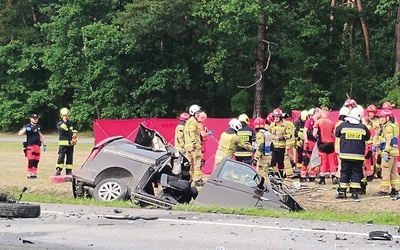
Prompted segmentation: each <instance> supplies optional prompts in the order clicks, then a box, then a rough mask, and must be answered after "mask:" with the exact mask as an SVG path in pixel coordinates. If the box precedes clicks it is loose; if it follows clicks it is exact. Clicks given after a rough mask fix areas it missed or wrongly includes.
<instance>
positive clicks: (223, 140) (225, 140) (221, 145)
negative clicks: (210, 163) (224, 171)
mask: <svg viewBox="0 0 400 250" xmlns="http://www.w3.org/2000/svg"><path fill="white" fill-rule="evenodd" d="M241 128H242V123H241V122H240V121H239V120H238V119H236V118H234V119H231V120H230V121H229V125H228V128H227V129H226V131H225V132H223V133H222V134H221V137H220V139H219V142H218V149H217V152H216V154H215V164H214V169H215V167H216V166H217V165H218V164H219V163H220V162H221V160H222V159H223V158H225V157H229V158H233V156H234V153H235V151H236V148H237V147H238V146H240V147H243V148H245V149H246V150H250V151H251V150H252V148H253V147H252V146H251V145H250V144H249V143H245V142H243V141H242V140H241V139H240V138H239V136H238V135H237V132H238V131H239V130H240V129H241Z"/></svg>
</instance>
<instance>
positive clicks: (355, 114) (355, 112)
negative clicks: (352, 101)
mask: <svg viewBox="0 0 400 250" xmlns="http://www.w3.org/2000/svg"><path fill="white" fill-rule="evenodd" d="M362 116H363V112H362V111H361V110H360V109H359V108H358V107H355V108H353V109H352V110H350V113H349V114H348V115H347V117H349V118H354V119H356V120H357V121H360V120H361V117H362Z"/></svg>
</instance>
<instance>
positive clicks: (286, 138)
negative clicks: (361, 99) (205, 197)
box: [175, 99, 400, 199]
mask: <svg viewBox="0 0 400 250" xmlns="http://www.w3.org/2000/svg"><path fill="white" fill-rule="evenodd" d="M366 113H367V116H364V109H363V108H362V107H361V106H360V105H357V103H356V101H355V100H353V99H347V100H346V102H345V103H344V105H343V107H342V108H341V109H340V111H339V121H338V122H337V123H336V124H335V123H334V122H333V121H331V120H330V119H329V118H328V114H329V109H328V108H326V107H323V108H311V109H310V110H303V111H301V113H300V117H299V118H298V119H297V120H296V121H294V122H292V120H291V118H290V117H289V115H288V114H286V113H283V111H282V110H281V109H279V108H276V109H274V110H273V111H272V112H271V113H270V114H269V115H268V116H267V117H266V119H263V118H261V117H257V118H255V119H254V123H253V125H254V128H255V129H253V128H252V127H250V119H249V117H248V116H247V115H246V114H241V115H240V116H239V117H238V118H233V119H231V120H230V122H229V124H228V128H227V129H226V131H224V132H223V133H222V134H221V136H220V139H219V143H218V149H217V151H216V153H215V163H214V168H215V167H216V166H217V165H218V163H219V162H220V161H221V160H222V159H223V158H225V157H228V158H235V160H237V161H241V162H244V163H247V164H250V165H252V166H254V167H255V168H256V169H257V170H258V171H259V172H260V173H261V174H264V175H265V176H271V175H273V176H277V177H279V178H295V177H299V178H300V179H299V180H300V182H305V181H307V180H308V181H310V182H315V181H318V184H326V178H328V177H330V178H331V179H332V183H333V184H338V185H339V186H338V188H337V191H336V198H338V199H342V198H347V196H346V194H347V192H349V193H351V196H352V198H354V199H358V195H359V194H365V193H366V186H367V182H368V181H372V180H373V179H374V178H381V179H382V180H381V185H380V191H379V192H378V193H375V194H374V195H378V196H386V195H392V196H395V195H398V191H399V190H400V178H399V174H398V170H397V158H398V156H399V150H398V135H399V126H398V123H397V121H396V119H395V117H394V115H393V112H392V105H391V104H390V103H389V102H385V103H383V104H382V108H381V110H380V111H379V110H378V108H377V107H376V106H375V105H374V104H371V105H369V106H368V107H367V109H366ZM206 118H207V115H206V114H205V113H204V112H203V111H202V110H201V107H200V106H198V105H196V104H194V105H192V106H190V108H189V112H188V113H187V112H184V113H182V114H181V115H180V117H179V120H180V121H179V124H178V126H177V127H176V130H175V146H176V147H177V149H178V150H179V151H181V152H182V153H183V154H185V156H186V157H187V158H188V160H189V162H190V163H191V165H192V168H193V172H192V174H193V175H192V176H193V181H194V184H195V185H196V186H202V185H204V181H203V179H202V176H203V174H202V171H201V168H202V165H203V164H204V160H203V154H204V152H205V142H206V141H207V140H208V138H209V136H210V135H212V134H213V132H212V131H209V130H208V129H207V127H206V125H205V122H206ZM299 172H300V174H299V176H298V173H299ZM317 178H318V180H316V179H317Z"/></svg>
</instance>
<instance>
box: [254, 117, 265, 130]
mask: <svg viewBox="0 0 400 250" xmlns="http://www.w3.org/2000/svg"><path fill="white" fill-rule="evenodd" d="M264 126H265V121H264V119H263V118H261V117H257V118H256V119H255V120H254V127H255V128H264Z"/></svg>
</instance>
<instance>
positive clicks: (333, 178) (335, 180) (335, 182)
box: [332, 175, 340, 185]
mask: <svg viewBox="0 0 400 250" xmlns="http://www.w3.org/2000/svg"><path fill="white" fill-rule="evenodd" d="M339 183H340V179H339V178H337V177H336V176H334V175H332V184H333V185H336V184H339Z"/></svg>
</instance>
